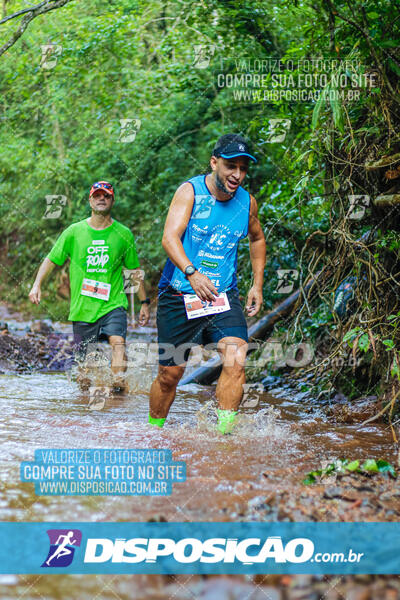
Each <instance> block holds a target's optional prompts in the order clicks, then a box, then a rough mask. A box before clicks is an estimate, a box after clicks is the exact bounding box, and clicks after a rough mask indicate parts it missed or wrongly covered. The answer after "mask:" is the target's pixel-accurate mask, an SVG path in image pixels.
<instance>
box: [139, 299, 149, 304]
mask: <svg viewBox="0 0 400 600" xmlns="http://www.w3.org/2000/svg"><path fill="white" fill-rule="evenodd" d="M140 304H150V298H145V300H141V301H140Z"/></svg>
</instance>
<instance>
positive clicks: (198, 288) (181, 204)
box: [162, 182, 218, 300]
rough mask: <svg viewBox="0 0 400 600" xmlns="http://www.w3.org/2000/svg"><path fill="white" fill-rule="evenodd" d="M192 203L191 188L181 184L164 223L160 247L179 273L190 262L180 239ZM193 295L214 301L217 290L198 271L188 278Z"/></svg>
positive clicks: (189, 185)
mask: <svg viewBox="0 0 400 600" xmlns="http://www.w3.org/2000/svg"><path fill="white" fill-rule="evenodd" d="M193 202H194V192H193V187H192V185H191V184H190V183H187V182H186V183H183V184H182V185H181V186H180V187H179V188H178V189H177V191H176V192H175V195H174V197H173V199H172V202H171V206H170V207H169V211H168V215H167V219H166V221H165V227H164V235H163V238H162V246H163V248H164V250H165V252H166V253H167V254H168V256H169V258H170V259H171V261H172V262H173V263H174V265H175V266H177V267H178V269H180V270H181V271H184V270H185V269H186V267H187V266H189V265H190V264H191V261H190V260H189V259H188V257H187V256H186V252H185V250H184V248H183V244H182V242H181V237H182V235H183V233H184V231H185V230H186V227H187V225H188V223H189V219H190V215H191V214H192V208H193ZM188 280H189V283H190V285H191V286H192V288H193V290H194V292H195V294H197V296H198V297H199V298H200V299H201V300H214V296H218V290H217V289H216V287H215V286H214V284H213V283H212V281H211V280H210V279H209V278H208V277H207V276H206V275H203V274H202V273H199V271H196V272H195V273H194V274H193V275H189V277H188Z"/></svg>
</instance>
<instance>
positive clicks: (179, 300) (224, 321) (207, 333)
mask: <svg viewBox="0 0 400 600" xmlns="http://www.w3.org/2000/svg"><path fill="white" fill-rule="evenodd" d="M227 296H228V300H229V305H230V307H231V308H230V310H227V311H225V312H223V313H217V314H215V315H209V316H206V317H198V318H197V319H188V318H187V316H186V310H185V304H184V300H183V294H182V293H180V292H178V291H177V290H175V289H174V288H172V287H171V286H168V287H167V288H165V290H163V291H162V292H161V293H160V295H159V297H158V307H157V329H158V360H159V363H160V364H161V365H164V366H176V365H184V364H185V363H186V362H187V360H188V358H189V353H190V350H191V348H192V347H193V346H196V345H198V344H203V345H206V344H211V343H213V344H216V343H217V342H219V340H221V339H222V338H224V337H237V338H241V339H242V340H245V341H246V342H247V341H248V335H247V324H246V320H245V318H244V314H243V310H242V307H241V305H240V301H239V292H238V291H237V290H234V289H232V290H228V292H227Z"/></svg>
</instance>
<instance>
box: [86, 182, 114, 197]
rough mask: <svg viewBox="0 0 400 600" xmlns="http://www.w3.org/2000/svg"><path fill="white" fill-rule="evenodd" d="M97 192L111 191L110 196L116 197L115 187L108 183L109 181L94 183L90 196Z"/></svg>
mask: <svg viewBox="0 0 400 600" xmlns="http://www.w3.org/2000/svg"><path fill="white" fill-rule="evenodd" d="M96 190H109V191H110V194H112V195H113V196H114V189H113V186H112V185H111V183H108V181H97V182H96V183H94V184H93V185H92V187H91V188H90V196H91V195H92V194H93V192H95V191H96Z"/></svg>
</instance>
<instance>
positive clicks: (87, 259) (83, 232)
mask: <svg viewBox="0 0 400 600" xmlns="http://www.w3.org/2000/svg"><path fill="white" fill-rule="evenodd" d="M47 258H48V259H49V260H51V261H52V262H53V263H55V264H56V265H60V266H61V265H63V264H64V263H65V261H66V260H67V258H70V259H71V264H70V268H69V277H70V283H71V305H70V313H69V317H68V318H69V320H70V321H85V322H87V323H93V322H94V321H97V320H98V319H99V318H100V317H102V316H103V315H105V314H107V313H109V312H110V311H111V310H113V309H114V308H118V307H119V306H123V307H124V308H128V299H127V297H126V294H125V293H124V290H123V288H124V282H123V276H122V268H123V267H125V268H126V269H136V268H137V267H139V261H138V257H137V254H136V247H135V239H134V237H133V235H132V232H131V231H130V230H129V229H128V227H125V225H121V223H118V221H113V222H112V223H111V225H110V226H109V227H106V229H101V230H97V229H93V228H92V227H90V225H89V224H88V222H87V221H86V220H84V221H79V223H74V224H73V225H70V226H69V227H68V228H67V229H66V230H65V231H63V233H62V234H61V235H60V237H59V238H58V240H57V241H56V243H55V245H54V247H53V249H52V250H51V252H50V254H49V255H48V257H47ZM84 279H85V280H86V281H85V282H84ZM101 283H105V284H109V285H111V288H109V287H108V285H106V286H102V285H101ZM96 284H100V285H99V287H97V286H96ZM100 288H102V292H101V293H104V294H106V295H107V293H108V294H109V298H108V300H105V299H104V298H102V297H93V296H90V295H89V296H88V295H83V294H82V293H81V292H82V291H85V290H91V292H89V293H93V291H94V293H97V294H98V293H99V292H98V289H100Z"/></svg>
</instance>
